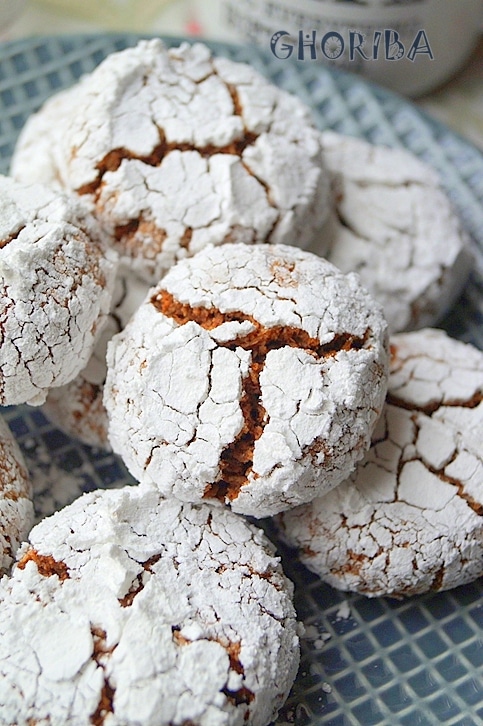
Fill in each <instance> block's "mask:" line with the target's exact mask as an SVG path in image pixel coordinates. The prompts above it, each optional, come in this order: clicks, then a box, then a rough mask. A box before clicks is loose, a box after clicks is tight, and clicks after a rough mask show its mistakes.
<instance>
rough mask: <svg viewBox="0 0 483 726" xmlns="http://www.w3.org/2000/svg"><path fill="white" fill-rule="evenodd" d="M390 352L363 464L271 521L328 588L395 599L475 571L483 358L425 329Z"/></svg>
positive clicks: (482, 549)
mask: <svg viewBox="0 0 483 726" xmlns="http://www.w3.org/2000/svg"><path fill="white" fill-rule="evenodd" d="M391 344H392V345H391V348H392V357H391V364H390V375H389V388H388V396H387V402H386V406H385V408H384V411H383V414H382V416H381V419H380V421H379V423H378V425H377V427H376V430H375V433H374V436H373V442H372V447H371V449H370V451H369V452H368V454H367V455H366V457H365V459H363V461H362V462H361V463H360V464H359V465H358V467H357V469H356V471H355V472H354V473H353V474H352V475H351V476H350V477H349V479H348V480H347V481H345V482H344V483H343V484H341V485H340V486H339V487H338V488H337V489H335V490H334V491H332V492H330V493H329V494H327V495H325V496H323V497H321V498H319V499H317V500H315V501H314V502H312V503H311V504H309V505H307V506H303V507H300V508H298V509H296V510H293V511H292V512H286V513H284V514H283V515H281V516H280V519H279V520H278V521H279V524H280V527H281V531H282V532H283V536H284V537H285V538H286V539H287V541H288V542H289V543H290V544H292V545H295V546H296V547H297V548H298V549H299V553H300V557H301V559H302V561H303V562H304V563H305V564H306V565H307V567H309V568H310V569H311V570H313V571H314V572H316V573H317V574H318V575H320V577H322V579H324V580H325V581H326V582H328V583H330V584H331V585H333V586H334V587H337V588H340V589H342V590H356V591H358V592H362V593H364V594H365V595H369V596H378V595H389V596H392V597H403V596H406V595H415V594H419V593H422V592H425V591H428V590H447V589H449V588H452V587H456V586H458V585H462V584H465V583H467V582H470V581H471V580H474V579H476V578H477V577H480V576H481V575H483V456H482V446H481V442H482V441H483V400H482V393H483V353H482V352H481V351H479V350H477V349H476V348H474V347H472V346H471V345H469V344H465V343H461V342H459V341H456V340H453V339H451V338H449V337H448V336H447V335H446V334H445V333H443V332H442V331H438V330H428V329H424V330H420V331H417V332H413V333H401V334H399V335H394V336H393V337H392V339H391Z"/></svg>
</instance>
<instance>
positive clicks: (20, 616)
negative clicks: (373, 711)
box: [0, 487, 299, 726]
mask: <svg viewBox="0 0 483 726" xmlns="http://www.w3.org/2000/svg"><path fill="white" fill-rule="evenodd" d="M86 522H88V523H89V526H86ZM292 590H293V588H292V585H291V583H290V582H289V581H288V580H287V579H286V578H285V576H284V575H283V572H282V569H281V566H280V562H279V559H278V558H276V557H275V556H274V554H273V547H272V546H271V544H270V543H269V542H268V540H267V539H266V538H265V536H264V535H263V533H262V532H261V531H260V530H258V529H257V528H255V527H253V526H252V525H250V524H249V523H247V522H245V521H244V520H243V519H242V518H239V517H238V516H237V515H235V514H233V513H232V512H230V511H228V510H227V509H224V508H218V507H210V506H209V505H207V504H203V505H190V504H182V503H179V502H177V501H175V500H171V501H167V500H163V499H162V497H161V496H160V494H159V492H157V491H155V490H154V489H153V488H141V487H127V488H125V489H120V490H109V491H106V490H104V491H96V492H92V493H90V494H88V495H84V496H82V497H81V498H80V499H78V500H76V501H75V502H74V503H73V504H71V505H70V506H68V507H66V508H65V509H63V510H61V511H60V512H57V513H56V514H55V515H53V516H51V517H49V518H47V519H44V520H43V521H42V522H41V523H40V524H38V525H37V526H36V527H34V529H33V530H32V532H31V534H30V538H29V544H28V545H25V546H24V547H23V549H22V552H21V553H19V560H18V563H17V565H16V567H15V568H14V570H13V572H12V577H11V579H6V578H5V579H4V580H3V582H2V586H1V588H0V613H1V617H0V663H1V665H0V682H1V691H2V714H1V715H2V717H3V719H5V721H2V723H7V722H8V723H9V724H11V723H15V724H18V725H19V726H26V725H27V724H31V723H34V722H35V723H42V724H43V723H45V724H47V723H49V724H66V723H75V724H76V725H78V726H83V725H84V724H85V726H88V725H89V724H103V723H105V724H106V725H107V724H110V726H136V725H137V724H140V723H142V724H143V726H168V725H169V726H183V725H186V724H188V723H193V724H199V726H231V725H232V724H233V725H234V726H243V724H246V723H250V724H253V725H254V726H266V725H267V724H269V723H270V722H271V721H272V720H273V719H274V718H275V717H276V715H277V712H278V710H279V708H280V707H281V706H282V704H283V702H284V700H285V698H286V697H287V695H288V691H289V689H290V687H291V685H292V683H293V681H294V679H295V675H296V671H297V667H298V661H299V649H298V637H297V623H296V618H295V612H294V608H293V604H292Z"/></svg>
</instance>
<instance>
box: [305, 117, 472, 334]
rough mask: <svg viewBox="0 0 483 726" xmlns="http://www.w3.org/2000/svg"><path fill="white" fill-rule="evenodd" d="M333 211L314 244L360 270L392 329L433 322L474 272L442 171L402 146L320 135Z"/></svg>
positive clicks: (331, 257)
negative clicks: (441, 175)
mask: <svg viewBox="0 0 483 726" xmlns="http://www.w3.org/2000/svg"><path fill="white" fill-rule="evenodd" d="M322 139H323V147H324V162H325V165H326V167H327V169H328V170H329V172H330V174H331V177H332V187H333V214H332V216H331V219H330V222H329V223H328V226H327V228H326V230H325V233H324V234H323V235H322V237H321V247H320V250H319V249H318V246H317V244H316V245H314V246H312V247H311V249H313V250H314V251H315V252H317V253H318V254H324V250H325V249H326V245H327V243H328V244H329V245H330V249H329V251H328V252H327V255H326V256H327V259H329V260H330V261H331V262H333V264H334V265H336V266H337V267H339V269H341V270H342V271H343V272H349V271H355V272H358V273H359V275H360V276H361V280H362V283H363V285H365V287H366V288H367V289H368V290H369V291H370V292H371V293H372V294H373V295H374V297H375V298H376V299H377V300H379V302H380V303H381V304H382V305H383V308H384V312H385V315H386V318H387V320H388V323H389V329H390V330H391V331H392V332H398V331H402V330H411V329H416V328H421V327H424V326H427V325H433V324H434V323H435V322H436V321H437V320H438V319H439V318H440V317H441V316H442V315H443V314H444V313H445V312H446V311H447V310H448V309H449V308H450V306H451V305H452V303H453V302H454V300H455V298H456V297H457V295H458V294H459V293H460V291H461V289H462V286H463V284H464V282H465V280H466V278H467V276H468V273H469V271H470V264H471V254H470V249H469V242H468V238H467V235H466V233H465V232H464V231H463V228H462V226H461V223H460V221H459V219H458V217H457V215H456V212H455V210H454V209H453V208H452V205H451V203H450V200H449V199H448V197H447V196H446V194H445V193H444V191H443V190H442V188H441V184H440V180H439V177H438V176H437V174H436V173H435V172H434V171H433V170H432V169H431V168H430V167H429V166H428V165H427V164H425V163H423V162H422V161H420V160H419V159H417V158H416V157H415V156H414V155H413V154H411V153H409V152H408V151H405V150H402V149H391V148H387V147H383V146H374V145H371V144H369V143H368V142H366V141H363V140H362V139H355V138H351V137H348V136H342V135H341V134H336V133H334V132H332V131H327V132H324V133H323V134H322Z"/></svg>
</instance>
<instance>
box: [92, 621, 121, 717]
mask: <svg viewBox="0 0 483 726" xmlns="http://www.w3.org/2000/svg"><path fill="white" fill-rule="evenodd" d="M91 634H92V639H93V641H94V652H93V658H94V661H95V662H96V663H97V665H98V666H99V667H100V668H102V670H103V671H105V667H104V664H103V660H104V659H105V656H110V655H111V654H112V653H113V651H114V650H115V648H116V646H114V647H112V648H107V646H106V637H107V635H106V632H105V630H101V629H100V628H94V627H93V628H91ZM115 692H116V689H115V688H113V686H112V685H111V684H110V682H109V679H108V678H107V677H106V675H105V673H104V683H103V686H102V689H101V695H100V698H99V703H98V704H97V708H96V710H95V711H94V713H93V714H91V716H90V719H89V720H90V723H91V724H93V726H102V725H103V723H104V721H105V720H106V718H107V716H108V715H109V714H110V713H114V695H115Z"/></svg>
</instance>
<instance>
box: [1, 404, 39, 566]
mask: <svg viewBox="0 0 483 726" xmlns="http://www.w3.org/2000/svg"><path fill="white" fill-rule="evenodd" d="M33 521H34V509H33V504H32V487H31V484H30V479H29V474H28V471H27V467H26V466H25V462H24V459H23V456H22V452H21V451H20V449H19V447H18V444H17V442H16V441H15V439H14V437H13V435H12V433H11V431H10V429H9V428H8V426H7V424H6V423H5V421H4V420H3V419H2V418H0V575H3V574H4V573H5V572H7V570H8V569H9V568H10V566H11V564H12V562H13V560H14V558H15V553H16V551H17V547H18V546H19V545H20V543H21V542H22V541H23V540H24V539H25V538H26V536H27V534H28V532H29V529H30V527H31V526H32V524H33Z"/></svg>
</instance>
